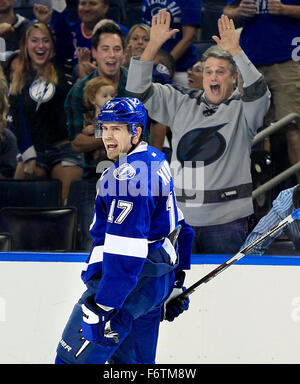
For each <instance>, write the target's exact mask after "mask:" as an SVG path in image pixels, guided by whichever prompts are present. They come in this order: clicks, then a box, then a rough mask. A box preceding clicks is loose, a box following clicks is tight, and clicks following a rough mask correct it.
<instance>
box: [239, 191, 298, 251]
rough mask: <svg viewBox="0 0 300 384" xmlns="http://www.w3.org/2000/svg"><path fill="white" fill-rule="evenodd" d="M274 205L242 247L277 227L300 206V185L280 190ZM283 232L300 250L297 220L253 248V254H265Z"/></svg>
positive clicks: (296, 248)
mask: <svg viewBox="0 0 300 384" xmlns="http://www.w3.org/2000/svg"><path fill="white" fill-rule="evenodd" d="M272 205H273V207H272V208H271V210H270V211H269V213H268V214H267V215H266V216H264V217H262V218H261V219H260V220H259V222H258V224H257V225H256V226H255V228H254V229H253V230H252V232H251V233H250V234H249V236H248V237H247V239H246V241H245V243H244V244H243V246H242V247H241V248H244V247H246V246H248V245H249V244H250V243H252V242H253V241H255V240H256V239H258V238H259V237H260V236H262V235H263V234H265V233H266V232H268V231H269V230H270V229H272V228H273V227H275V225H277V224H278V223H279V222H280V221H281V220H284V219H285V218H286V217H287V216H289V215H290V214H291V213H292V212H293V211H294V210H295V209H296V208H297V209H298V208H299V207H300V186H299V185H296V186H294V187H292V188H288V189H285V190H284V191H282V192H280V193H279V195H278V196H277V198H276V199H275V200H274V201H273V203H272ZM283 232H284V233H285V234H286V235H287V237H288V238H289V239H290V240H291V241H292V242H293V245H294V247H295V250H296V251H300V225H299V220H295V221H294V222H293V223H291V224H289V225H288V226H287V227H285V228H284V229H283V230H281V231H278V232H277V233H276V234H275V235H274V236H270V237H269V238H268V239H267V240H265V241H264V242H262V243H261V244H259V245H257V246H256V247H255V248H253V249H252V250H251V254H253V255H255V254H258V255H262V254H264V253H265V251H266V250H267V249H268V248H269V247H270V246H271V244H272V243H273V241H274V240H275V239H276V238H278V237H279V236H281V235H282V233H283Z"/></svg>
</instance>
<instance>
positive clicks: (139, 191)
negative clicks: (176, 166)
mask: <svg viewBox="0 0 300 384" xmlns="http://www.w3.org/2000/svg"><path fill="white" fill-rule="evenodd" d="M178 219H179V217H178V209H177V205H176V198H175V195H174V191H173V179H172V175H171V171H170V168H169V164H168V162H167V160H166V157H165V155H164V154H163V153H161V152H160V151H158V150H157V149H155V148H153V147H150V146H148V145H147V144H146V143H144V142H142V143H141V144H140V145H139V146H137V147H136V148H135V149H134V150H133V151H132V152H131V153H130V154H128V155H127V156H126V157H124V158H122V159H121V160H119V161H118V162H116V163H114V164H113V165H112V166H111V167H110V168H108V169H107V170H106V171H105V172H103V174H102V175H101V178H100V180H99V182H98V185H97V196H96V200H95V208H94V217H93V222H92V224H91V227H90V233H91V236H92V238H93V241H94V242H93V249H92V251H91V253H90V255H89V257H88V260H87V262H86V264H85V267H84V270H83V272H82V279H83V281H84V282H87V281H88V280H89V279H91V278H92V277H93V276H94V275H95V274H96V273H99V272H100V273H101V280H100V284H99V287H98V291H97V294H96V298H95V300H96V302H97V303H99V304H102V305H106V306H109V307H113V308H120V307H121V306H122V305H123V303H124V301H125V299H126V297H127V296H128V294H129V293H130V292H131V291H132V290H133V289H134V288H135V287H136V285H137V282H138V278H139V275H140V273H141V271H142V270H143V267H144V264H145V261H146V259H147V256H148V255H149V253H151V252H153V251H154V250H155V249H158V248H159V247H161V245H162V243H163V241H164V240H165V238H166V237H167V236H168V234H169V233H171V232H172V231H173V230H174V229H175V227H176V226H177V225H178ZM174 263H175V261H174Z"/></svg>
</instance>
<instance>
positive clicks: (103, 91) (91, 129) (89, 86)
mask: <svg viewBox="0 0 300 384" xmlns="http://www.w3.org/2000/svg"><path fill="white" fill-rule="evenodd" d="M113 97H116V89H115V87H114V84H113V82H112V81H111V80H109V79H105V78H101V77H94V78H93V79H91V80H89V81H88V82H87V83H86V85H85V87H84V93H83V103H84V106H85V107H86V108H87V110H88V111H87V112H86V113H85V117H84V128H83V130H82V134H84V135H87V136H93V137H94V135H95V124H96V122H97V117H98V114H99V113H100V109H101V107H102V106H103V105H104V104H105V103H106V102H107V101H108V100H110V99H112V98H113ZM101 144H102V143H101ZM87 155H88V156H89V159H90V160H89V164H92V165H95V166H97V164H98V163H99V161H101V160H104V159H106V151H105V148H104V146H103V145H99V147H98V148H97V149H95V150H94V151H91V152H88V153H87Z"/></svg>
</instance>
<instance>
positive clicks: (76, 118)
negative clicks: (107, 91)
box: [65, 23, 127, 174]
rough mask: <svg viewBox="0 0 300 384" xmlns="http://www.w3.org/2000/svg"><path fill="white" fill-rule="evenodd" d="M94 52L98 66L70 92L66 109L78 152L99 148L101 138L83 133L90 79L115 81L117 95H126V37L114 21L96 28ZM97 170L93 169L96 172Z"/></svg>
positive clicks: (73, 143) (93, 41) (72, 138)
mask: <svg viewBox="0 0 300 384" xmlns="http://www.w3.org/2000/svg"><path fill="white" fill-rule="evenodd" d="M92 45H93V47H92V55H93V58H94V59H95V60H96V62H97V68H96V69H95V70H94V71H93V72H92V73H91V74H90V75H88V76H86V77H85V78H83V79H82V80H80V81H78V82H77V83H76V84H75V85H74V86H73V87H72V88H71V90H70V92H69V93H68V96H67V99H66V102H65V110H66V113H67V118H68V130H69V137H70V140H71V141H72V145H73V147H74V149H75V150H76V151H77V152H89V151H93V150H95V149H97V148H98V146H99V140H98V139H95V138H94V137H92V136H91V137H89V138H87V137H86V135H84V134H82V130H83V123H84V114H85V113H86V112H87V109H86V107H85V106H84V103H83V93H84V88H85V86H86V84H87V82H88V81H89V80H91V79H93V78H95V77H100V78H105V79H109V80H111V81H112V83H113V84H114V87H115V89H117V95H118V96H119V97H123V96H125V94H126V93H125V85H126V80H127V70H126V69H125V68H124V67H122V63H123V60H124V36H123V34H122V32H121V30H120V29H119V27H117V26H116V25H115V24H114V23H106V24H104V25H102V27H100V28H99V29H97V31H96V33H95V34H94V36H93V40H92ZM94 172H95V170H94V171H93V174H94Z"/></svg>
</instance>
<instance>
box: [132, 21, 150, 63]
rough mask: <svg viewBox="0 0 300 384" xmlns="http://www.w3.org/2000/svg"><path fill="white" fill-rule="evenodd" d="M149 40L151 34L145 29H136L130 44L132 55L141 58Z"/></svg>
mask: <svg viewBox="0 0 300 384" xmlns="http://www.w3.org/2000/svg"><path fill="white" fill-rule="evenodd" d="M149 39H150V37H149V34H148V33H147V32H146V31H145V30H144V29H142V28H139V27H137V28H135V30H134V31H133V32H132V34H131V37H130V39H129V42H128V46H129V47H130V50H131V55H132V56H140V55H141V54H142V53H143V52H144V50H145V48H146V46H147V44H148V42H149Z"/></svg>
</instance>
